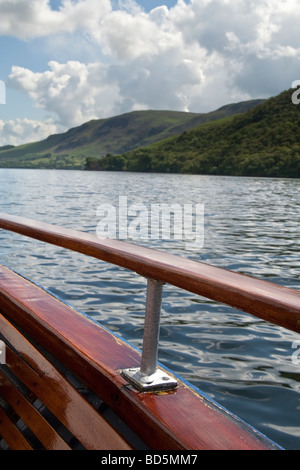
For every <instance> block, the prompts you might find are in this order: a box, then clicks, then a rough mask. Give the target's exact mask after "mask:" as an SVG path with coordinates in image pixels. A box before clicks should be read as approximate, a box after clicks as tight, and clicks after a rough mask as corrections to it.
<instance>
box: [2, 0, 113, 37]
mask: <svg viewBox="0 0 300 470" xmlns="http://www.w3.org/2000/svg"><path fill="white" fill-rule="evenodd" d="M0 11H1V22H0V34H5V35H8V36H14V37H18V38H22V39H26V38H36V37H41V36H46V35H50V34H57V33H61V32H65V33H72V32H74V31H76V30H77V29H81V28H82V29H86V30H89V29H91V28H97V27H98V25H99V21H100V20H101V18H102V17H103V16H105V15H106V14H107V13H109V12H110V11H111V3H110V0H101V2H99V1H98V0H77V1H76V0H75V1H74V0H62V5H61V7H60V8H59V10H52V9H51V6H50V2H49V0H30V1H27V0H0Z"/></svg>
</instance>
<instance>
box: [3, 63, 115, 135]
mask: <svg viewBox="0 0 300 470" xmlns="http://www.w3.org/2000/svg"><path fill="white" fill-rule="evenodd" d="M49 67H50V69H49V70H47V71H46V72H43V73H34V72H32V71H31V70H29V69H25V68H22V67H17V66H15V67H13V68H12V72H11V75H10V77H9V82H8V86H10V87H12V88H16V89H18V90H21V91H23V92H25V93H28V95H29V96H30V97H31V98H32V100H33V101H34V102H35V104H36V106H37V107H39V108H42V109H44V110H46V111H47V112H51V113H55V114H56V116H57V118H58V124H59V125H60V126H61V127H64V128H70V127H73V126H76V125H78V124H82V123H83V122H85V121H88V120H91V119H95V118H98V117H99V116H103V115H112V114H114V112H115V111H117V108H116V107H115V102H116V101H119V100H120V96H119V90H118V86H117V85H116V84H115V83H114V81H113V80H111V79H108V77H107V68H106V67H105V66H104V65H102V64H101V63H92V64H83V63H80V62H75V61H70V62H67V63H66V64H60V63H58V62H56V61H51V62H49Z"/></svg>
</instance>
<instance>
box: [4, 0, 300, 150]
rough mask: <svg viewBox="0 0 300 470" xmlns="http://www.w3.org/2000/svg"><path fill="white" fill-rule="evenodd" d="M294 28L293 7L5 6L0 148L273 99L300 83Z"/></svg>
mask: <svg viewBox="0 0 300 470" xmlns="http://www.w3.org/2000/svg"><path fill="white" fill-rule="evenodd" d="M299 24H300V10H299V7H298V3H297V2H296V0H289V1H284V0H255V1H253V0H148V1H137V0H30V1H26V0H0V80H2V81H4V82H5V85H6V104H0V146H1V145H6V144H14V145H18V144H22V143H26V142H30V141H36V140H41V139H42V138H45V137H47V136H48V135H49V134H53V133H57V132H64V131H66V130H68V129H69V128H71V127H74V126H77V125H80V124H82V123H84V122H87V121H89V120H90V119H96V118H106V117H110V116H113V115H118V114H122V113H125V112H130V111H132V110H138V109H171V110H178V111H190V112H208V111H211V110H214V109H217V108H218V107H220V106H223V105H224V104H228V103H232V102H237V101H243V100H248V99H252V98H268V97H270V96H274V95H276V94H277V93H280V92H281V91H283V90H284V89H287V88H290V86H291V84H292V82H293V81H294V80H297V79H300V67H299V65H300V34H299Z"/></svg>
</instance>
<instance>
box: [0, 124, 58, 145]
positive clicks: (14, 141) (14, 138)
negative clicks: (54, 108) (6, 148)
mask: <svg viewBox="0 0 300 470" xmlns="http://www.w3.org/2000/svg"><path fill="white" fill-rule="evenodd" d="M57 130H58V129H57V126H56V124H55V123H54V122H53V120H51V119H47V120H43V121H34V120H31V119H15V120H9V121H6V122H5V121H2V120H0V135H1V137H0V146H2V145H8V144H10V145H20V144H25V143H29V142H36V141H39V140H41V139H44V138H46V137H48V136H49V135H51V134H55V133H56V132H57Z"/></svg>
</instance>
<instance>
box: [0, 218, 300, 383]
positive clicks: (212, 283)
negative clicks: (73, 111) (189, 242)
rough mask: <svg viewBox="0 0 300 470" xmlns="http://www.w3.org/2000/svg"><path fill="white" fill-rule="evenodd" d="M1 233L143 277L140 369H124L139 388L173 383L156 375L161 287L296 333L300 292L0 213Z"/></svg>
mask: <svg viewBox="0 0 300 470" xmlns="http://www.w3.org/2000/svg"><path fill="white" fill-rule="evenodd" d="M0 228H2V229H4V230H8V231H12V232H16V233H18V234H21V235H24V236H27V237H30V238H33V239H36V240H39V241H42V242H46V243H49V244H52V245H56V246H59V247H62V248H66V249H68V250H72V251H75V252H78V253H81V254H84V255H87V256H91V257H94V258H97V259H99V260H102V261H106V262H108V263H111V264H114V265H117V266H120V267H123V268H126V269H129V270H131V271H133V272H136V273H137V274H139V275H141V276H143V277H145V278H147V296H146V314H145V327H144V338H143V347H142V359H141V365H140V367H139V368H135V367H133V368H130V365H129V368H128V369H125V370H123V372H122V373H123V374H124V375H125V376H126V378H127V379H128V380H129V381H131V382H132V383H133V384H134V385H135V386H136V387H137V388H138V389H141V390H148V389H150V390H153V389H156V388H158V389H159V388H163V389H169V388H174V387H175V386H176V381H175V380H174V379H173V378H172V377H169V376H167V377H166V374H160V371H159V369H158V367H157V351H158V340H159V329H160V328H159V327H160V311H161V301H162V289H163V285H164V284H165V283H168V284H171V285H173V286H176V287H178V288H180V289H184V290H186V291H189V292H192V293H194V294H197V295H200V296H202V297H205V298H209V299H211V300H214V301H218V302H220V303H224V304H226V305H230V306H232V307H234V308H236V309H238V310H241V311H244V312H247V313H249V314H251V315H254V316H256V317H258V318H260V319H263V320H265V321H268V322H271V323H273V324H276V325H279V326H281V327H284V328H287V329H289V330H292V331H295V332H299V331H300V292H299V291H296V290H294V289H291V288H288V287H284V286H281V285H277V284H274V283H272V282H270V281H265V280H262V279H257V278H254V277H250V276H248V275H244V274H241V273H236V272H232V271H229V270H226V269H224V268H219V267H215V266H211V265H208V264H205V263H203V262H199V261H194V260H190V259H186V258H183V257H180V256H177V255H173V254H170V253H165V252H162V251H158V250H154V249H152V248H146V247H142V246H139V245H136V244H132V243H128V242H124V241H121V240H115V239H99V238H98V236H97V235H96V234H92V233H86V232H81V231H77V230H73V229H67V228H62V227H59V226H56V225H51V224H47V223H44V222H37V221H33V220H30V219H27V218H23V217H18V216H14V215H8V214H4V213H0Z"/></svg>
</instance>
